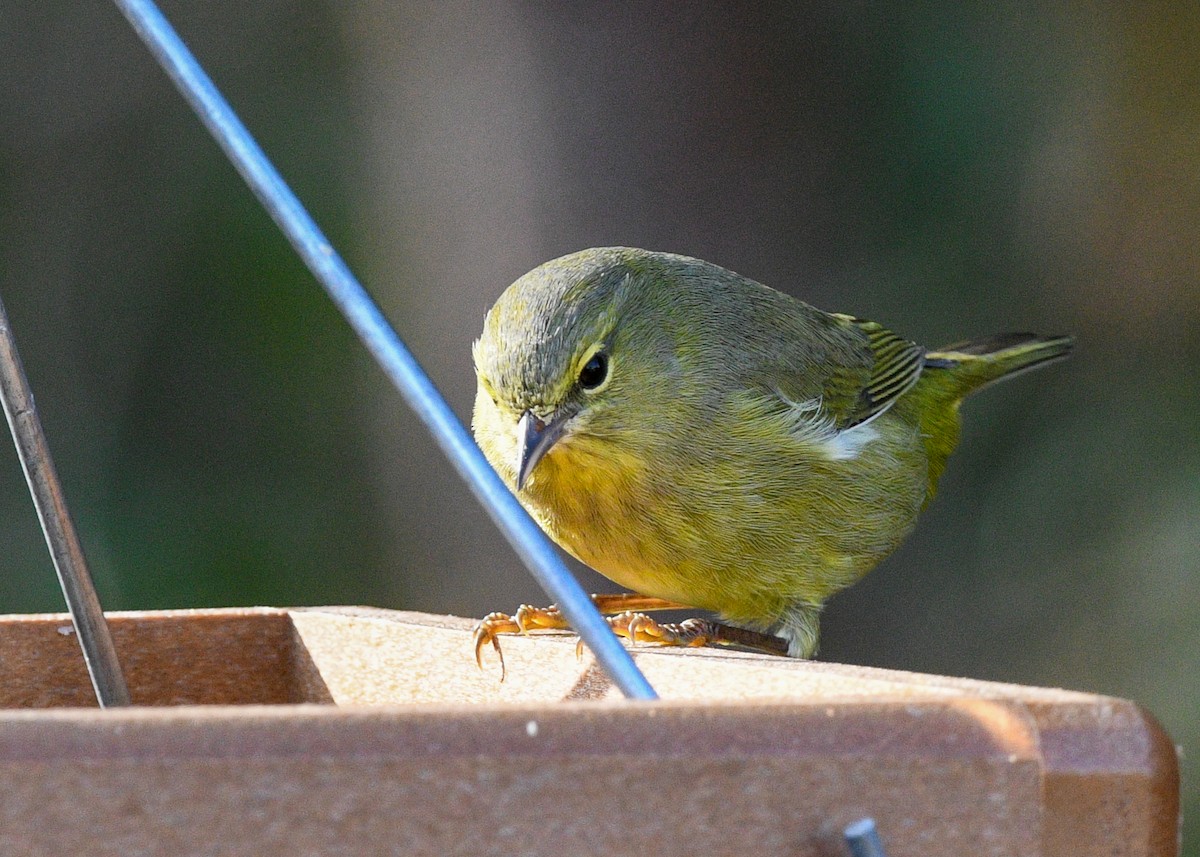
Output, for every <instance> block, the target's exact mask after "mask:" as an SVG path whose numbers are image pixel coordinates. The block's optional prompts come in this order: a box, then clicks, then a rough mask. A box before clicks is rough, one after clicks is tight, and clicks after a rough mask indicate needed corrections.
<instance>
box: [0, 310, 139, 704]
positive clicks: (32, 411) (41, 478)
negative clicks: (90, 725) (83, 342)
mask: <svg viewBox="0 0 1200 857" xmlns="http://www.w3.org/2000/svg"><path fill="white" fill-rule="evenodd" d="M0 398H3V400H4V415H5V416H6V417H7V418H8V427H9V429H10V430H11V431H12V436H13V442H14V443H15V444H16V445H17V456H18V457H19V458H20V459H21V467H22V469H24V471H25V481H26V482H28V483H29V493H30V494H32V495H33V505H34V507H35V508H36V509H37V513H38V518H39V519H40V520H41V522H42V532H43V533H44V534H45V535H46V546H47V547H49V548H50V558H51V559H52V560H53V561H54V570H55V572H56V573H57V574H58V582H59V584H60V585H61V586H62V591H63V596H64V597H65V598H66V601H67V610H69V611H70V613H71V622H72V623H74V625H75V634H76V636H78V637H79V645H80V647H81V648H82V649H83V660H84V663H86V664H87V669H88V674H89V675H90V676H91V677H92V687H94V688H95V689H96V700H97V701H98V702H99V703H100V707H101V708H108V707H109V706H114V705H129V704H130V700H129V688H128V687H127V686H126V685H125V676H124V674H123V673H122V672H121V664H120V663H119V662H118V661H117V652H116V649H114V648H113V641H112V635H111V634H109V631H108V623H107V622H106V621H105V620H104V612H103V611H102V610H101V609H100V599H99V598H97V597H96V588H95V587H94V586H92V576H91V574H89V573H88V567H87V560H85V559H84V556H83V548H82V547H81V546H80V544H79V536H78V535H77V534H76V533H75V525H74V524H73V523H72V522H71V514H70V512H69V511H68V510H67V501H66V499H65V498H64V497H63V490H62V484H61V483H60V482H59V481H58V472H57V471H56V470H55V469H54V460H53V459H52V458H51V457H50V447H49V445H48V444H47V443H46V434H45V432H44V431H42V421H41V420H40V419H38V415H37V409H36V408H35V407H34V404H33V393H31V392H30V390H29V381H28V379H27V378H26V377H25V369H24V367H22V365H21V355H20V354H18V353H17V343H16V340H15V339H13V333H12V327H11V326H10V325H9V322H8V313H6V312H5V310H4V303H3V302H2V301H0Z"/></svg>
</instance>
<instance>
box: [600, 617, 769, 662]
mask: <svg viewBox="0 0 1200 857" xmlns="http://www.w3.org/2000/svg"><path fill="white" fill-rule="evenodd" d="M608 624H609V625H610V626H611V627H612V629H613V631H614V632H616V634H617V635H619V636H621V637H625V638H626V639H628V640H629V641H630V642H631V643H634V644H637V643H653V644H655V645H659V646H685V647H689V648H690V647H694V646H742V647H743V648H747V649H753V650H754V651H756V652H765V653H766V654H769V655H787V653H788V641H787V640H786V639H784V638H783V637H776V636H775V635H773V634H764V633H762V632H760V631H750V630H747V629H745V628H737V627H735V626H733V625H726V624H724V623H722V622H715V621H713V620H711V619H685V620H684V621H682V622H678V623H663V622H658V621H655V620H654V619H652V618H650V617H649V616H647V615H645V614H644V613H633V612H629V613H622V614H621V615H619V616H613V617H612V618H610V619H609V620H608Z"/></svg>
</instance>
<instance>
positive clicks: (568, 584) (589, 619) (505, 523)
mask: <svg viewBox="0 0 1200 857" xmlns="http://www.w3.org/2000/svg"><path fill="white" fill-rule="evenodd" d="M114 2H115V3H116V4H117V6H118V8H120V10H121V12H122V13H123V14H124V15H125V17H126V18H127V19H128V20H129V22H130V24H132V25H133V28H134V30H136V31H137V33H138V35H139V36H140V37H141V38H142V41H144V42H145V43H146V45H147V47H149V48H150V52H151V53H153V54H154V56H155V58H157V59H158V61H159V63H160V64H161V65H162V67H163V68H164V69H165V70H166V72H167V74H168V75H169V76H170V78H171V80H172V81H174V83H175V86H176V87H177V88H178V89H179V91H180V93H182V95H183V97H184V98H185V99H187V101H188V103H189V104H191V106H192V109H193V110H195V111H196V114H197V115H198V116H199V117H200V119H201V121H203V122H204V124H205V125H206V126H207V127H208V130H209V132H210V133H211V134H212V135H213V137H214V138H215V139H216V141H217V143H218V144H219V145H220V146H221V148H222V149H224V150H225V154H226V155H227V156H228V157H229V159H230V161H232V162H233V164H234V166H235V167H237V170H238V172H240V173H241V174H242V178H244V179H245V180H246V183H247V184H248V185H249V186H250V189H251V190H253V191H254V194H255V195H256V196H257V197H258V199H259V201H260V202H261V203H262V204H263V206H264V207H265V208H266V209H267V211H268V213H270V215H271V217H272V218H273V219H274V220H275V222H276V223H277V224H278V225H279V228H280V229H282V230H283V233H284V234H285V235H286V236H287V238H288V240H289V241H290V242H291V243H292V246H293V247H294V248H295V249H296V252H297V253H299V254H300V257H301V258H302V259H303V260H304V262H305V264H307V265H308V267H309V269H310V270H311V271H312V272H313V274H314V275H316V277H317V279H318V280H319V281H320V283H321V285H322V286H323V287H324V288H325V291H326V292H328V293H329V296H330V298H332V299H333V302H334V303H335V304H336V305H337V307H338V309H339V310H341V312H342V314H343V315H345V316H346V319H347V320H348V321H349V322H350V326H351V327H352V328H354V331H355V333H357V334H358V336H359V338H360V339H362V341H363V343H364V344H365V345H366V347H367V350H368V351H370V352H371V354H372V356H374V358H375V359H376V360H377V361H378V362H379V365H380V366H381V367H382V368H383V371H384V372H385V373H386V374H387V376H388V378H389V379H390V380H391V381H392V383H393V384H395V385H396V387H397V388H398V389H399V391H400V393H401V395H402V396H403V397H404V399H405V401H406V402H408V405H409V407H411V408H412V409H413V410H414V411H415V412H416V414H417V416H418V417H419V418H420V419H421V420H422V422H424V423H425V425H426V427H427V428H428V429H429V431H430V432H431V433H432V435H433V437H434V439H435V440H436V441H437V442H438V444H439V445H440V446H441V448H442V451H443V452H444V453H445V454H446V456H447V457H448V458H449V459H450V462H451V463H452V464H453V465H454V466H455V468H456V469H457V470H458V472H459V475H461V476H462V478H463V479H464V480H465V481H466V483H467V485H468V487H469V488H470V489H471V490H472V492H474V494H475V496H476V497H477V498H478V499H479V502H480V503H482V504H483V507H484V508H485V509H486V510H487V512H488V514H490V515H491V517H492V520H493V521H495V523H496V526H497V527H499V528H500V531H501V532H502V533H503V534H504V535H505V537H506V538H507V539H508V540H509V542H510V543H511V544H512V546H513V548H514V549H515V550H516V552H517V554H518V555H519V556H520V557H521V559H522V560H523V561H524V562H525V565H526V566H527V567H528V568H529V570H530V572H531V573H532V574H533V576H534V577H535V578H536V579H537V581H538V583H539V584H541V586H542V588H543V589H545V590H546V592H547V593H548V594H549V596H550V598H551V599H553V600H554V602H555V603H556V604H558V606H559V607H560V608H561V609H562V612H563V613H564V614H565V615H566V617H567V619H568V620H569V621H570V623H571V626H572V627H573V628H574V629H575V631H576V632H577V633H578V634H579V635H580V636H581V637H582V638H583V639H584V641H585V642H586V643H587V645H588V646H589V647H590V648H591V650H592V651H593V652H595V654H596V659H597V660H598V661H599V662H600V665H601V666H602V667H603V668H604V669H605V670H606V671H607V672H608V674H609V675H610V676H611V677H612V679H613V681H614V682H615V683H616V685H617V687H619V688H620V689H621V691H622V692H623V693H624V694H625V695H626V696H627V697H630V698H634V699H655V698H657V694H655V692H654V689H653V688H652V687H651V686H650V683H649V682H647V681H646V678H645V677H644V676H643V675H642V673H641V671H640V670H638V668H637V666H636V665H635V664H634V662H633V658H631V657H630V655H629V652H627V651H626V650H625V647H624V646H623V645H622V644H621V642H620V641H619V640H618V639H617V638H616V636H615V635H614V634H613V633H612V632H611V631H610V630H609V628H608V625H607V624H606V623H605V621H604V619H603V618H602V617H601V616H600V614H599V613H598V612H597V611H596V608H595V607H594V606H593V605H592V602H591V600H590V599H589V598H588V597H587V593H585V592H584V591H583V589H582V587H580V585H579V583H578V581H576V580H575V578H574V577H572V576H571V574H570V572H569V571H567V568H566V566H565V565H564V564H563V562H562V560H561V559H559V557H558V554H557V553H555V551H554V548H553V547H552V546H551V545H550V543H549V542H548V541H547V540H546V537H545V536H544V535H542V532H541V530H539V529H538V527H537V525H536V524H535V523H534V522H533V519H532V518H530V517H529V515H528V514H527V513H526V512H525V510H524V509H523V508H521V504H520V503H518V502H517V499H516V498H515V497H514V496H513V495H512V494H511V493H510V492H509V490H508V489H507V488H506V487H505V485H504V483H503V482H501V481H500V477H498V476H497V475H496V473H495V471H494V470H492V468H491V466H490V465H489V464H488V463H487V459H485V458H484V457H483V453H482V452H480V451H479V447H477V446H476V445H475V442H474V441H473V440H472V439H471V436H470V435H469V434H468V433H467V430H466V429H465V428H463V425H462V423H461V422H459V420H458V418H457V417H456V416H455V415H454V412H453V411H452V410H451V409H450V406H449V405H447V404H446V400H445V399H443V398H442V396H441V394H439V393H438V391H437V389H436V388H435V387H434V386H433V382H432V381H430V380H429V377H428V376H427V375H426V374H425V373H424V371H423V370H422V369H421V367H420V366H419V365H418V364H417V361H416V359H415V358H414V357H413V356H412V354H411V353H410V352H409V351H408V349H407V348H406V347H405V346H404V343H403V342H401V341H400V338H399V337H398V336H397V335H396V333H395V331H393V330H392V329H391V327H390V326H389V325H388V323H387V321H386V320H385V319H384V317H383V314H382V313H381V312H380V311H379V308H378V307H377V306H376V305H375V303H374V301H372V300H371V297H370V296H369V295H368V294H367V292H366V290H365V289H364V288H363V287H362V285H360V284H359V282H358V280H357V279H356V278H355V277H354V275H353V274H352V273H351V272H350V269H349V268H348V267H347V265H346V263H345V262H343V261H342V258H341V257H340V256H339V255H338V254H337V252H336V251H335V250H334V249H333V246H332V245H331V244H330V243H329V241H328V240H327V239H326V238H325V236H324V234H323V233H322V232H321V230H320V228H319V227H318V226H317V224H316V223H315V222H314V221H313V219H312V218H311V217H310V216H309V214H308V212H307V211H305V209H304V207H303V206H302V205H301V204H300V201H299V200H298V199H297V198H296V196H295V194H293V193H292V191H291V189H289V188H288V186H287V184H286V183H285V182H284V181H283V178H282V177H281V176H280V175H279V173H278V171H277V170H276V169H275V167H274V166H272V164H271V162H270V161H269V160H268V159H267V156H266V155H265V154H264V153H263V151H262V149H261V148H260V147H259V145H258V143H256V142H255V141H254V138H253V137H252V136H251V135H250V132H249V131H247V130H246V127H245V126H244V125H243V124H242V122H241V120H239V119H238V117H237V115H236V114H235V113H234V112H233V108H231V107H230V106H229V103H228V102H227V101H226V100H225V99H224V97H222V95H221V93H220V92H218V91H217V88H216V86H215V85H214V84H213V82H212V80H211V79H210V78H209V77H208V75H207V74H206V73H205V72H204V69H203V68H201V67H200V64H199V63H198V62H197V61H196V58H195V57H194V56H192V53H191V51H189V50H188V48H187V46H186V45H184V43H183V41H182V40H181V39H180V38H179V36H178V35H177V34H176V32H175V30H174V29H173V28H172V27H171V25H170V23H168V22H167V19H166V18H165V17H163V14H162V13H161V12H160V11H159V10H158V7H157V6H155V5H154V3H152V2H150V0H114Z"/></svg>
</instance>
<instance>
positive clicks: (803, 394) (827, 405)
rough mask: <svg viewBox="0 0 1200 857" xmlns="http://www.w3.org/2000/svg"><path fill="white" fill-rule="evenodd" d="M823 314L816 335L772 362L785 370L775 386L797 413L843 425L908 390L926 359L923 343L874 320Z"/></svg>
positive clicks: (873, 413) (860, 420)
mask: <svg viewBox="0 0 1200 857" xmlns="http://www.w3.org/2000/svg"><path fill="white" fill-rule="evenodd" d="M822 315H823V316H824V319H822V321H823V324H822V325H821V327H822V328H823V329H822V330H821V332H820V335H819V336H815V337H814V336H810V337H809V338H808V341H807V343H806V345H805V348H804V350H803V351H798V352H797V353H796V354H795V355H787V357H785V359H784V361H783V365H782V366H778V367H777V369H783V370H784V371H783V375H782V377H781V376H780V375H776V376H775V378H774V379H773V384H774V390H775V392H776V393H777V394H778V395H779V396H781V397H782V398H783V399H784V401H785V402H787V404H788V405H789V406H790V407H791V409H792V410H794V411H796V412H797V413H804V414H807V415H808V417H809V419H810V420H816V421H820V422H823V423H824V424H825V425H827V426H828V427H829V428H830V429H832V430H834V431H843V430H845V429H848V428H852V427H854V426H856V425H862V424H864V423H867V422H869V421H870V420H872V419H874V418H875V417H877V416H879V415H880V414H882V413H883V412H884V411H886V410H887V409H888V408H889V407H891V406H892V404H893V403H895V401H896V400H897V399H898V398H899V397H900V396H902V395H903V394H904V393H905V392H907V391H908V390H909V389H910V388H911V387H912V385H913V384H915V383H916V382H917V378H918V377H919V376H920V374H921V369H922V367H923V366H924V365H925V349H924V348H922V347H921V346H919V345H917V344H916V343H915V342H909V341H908V340H906V339H903V338H902V337H900V336H897V335H896V334H895V333H892V332H891V331H890V330H888V329H887V328H885V327H883V326H882V325H879V324H876V323H875V322H873V321H865V320H864V319H860V318H855V317H853V316H849V315H834V314H822ZM814 345H815V346H816V347H814ZM772 374H774V373H772Z"/></svg>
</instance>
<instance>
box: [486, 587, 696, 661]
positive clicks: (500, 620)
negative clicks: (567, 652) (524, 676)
mask: <svg viewBox="0 0 1200 857" xmlns="http://www.w3.org/2000/svg"><path fill="white" fill-rule="evenodd" d="M590 597H591V599H592V603H593V604H595V605H596V609H597V610H599V611H600V612H601V613H603V614H605V615H610V614H614V613H617V614H623V613H628V612H630V611H635V610H636V611H638V612H639V613H645V612H649V611H651V610H686V609H687V607H688V605H686V604H678V603H676V602H674V601H667V600H665V599H663V598H652V597H651V596H649V595H640V594H638V593H636V592H617V593H607V594H601V595H592V596H590ZM609 624H612V622H611V620H610V622H609ZM569 630H571V626H570V625H569V624H567V620H566V617H565V616H563V614H562V611H561V610H559V609H558V606H557V605H554V604H551V605H550V606H549V607H534V606H533V605H531V604H522V605H521V606H520V607H518V608H517V612H516V613H514V614H513V615H511V616H509V615H508V614H507V613H489V614H488V615H486V616H484V617H483V619H482V620H481V621H480V622H479V624H478V625H476V626H475V631H474V633H473V634H472V638H473V640H474V643H475V663H476V664H478V665H479V668H480V669H483V648H484V646H486V645H487V644H488V643H491V644H492V648H493V649H495V650H496V654H497V655H498V656H499V658H500V680H501V681H503V680H504V652H502V651H501V650H500V636H501V635H504V634H527V633H529V632H530V631H569Z"/></svg>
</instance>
